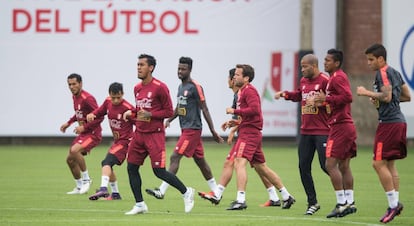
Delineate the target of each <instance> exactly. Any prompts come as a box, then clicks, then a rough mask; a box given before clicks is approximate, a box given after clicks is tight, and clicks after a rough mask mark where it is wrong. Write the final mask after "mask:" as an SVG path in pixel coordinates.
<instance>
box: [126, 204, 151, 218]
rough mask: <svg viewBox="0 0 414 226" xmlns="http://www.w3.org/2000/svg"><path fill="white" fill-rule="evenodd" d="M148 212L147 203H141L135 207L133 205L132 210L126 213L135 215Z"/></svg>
mask: <svg viewBox="0 0 414 226" xmlns="http://www.w3.org/2000/svg"><path fill="white" fill-rule="evenodd" d="M146 212H148V207H147V205H146V204H145V203H141V204H135V205H134V207H132V210H130V211H128V212H126V213H125V215H135V214H139V213H146Z"/></svg>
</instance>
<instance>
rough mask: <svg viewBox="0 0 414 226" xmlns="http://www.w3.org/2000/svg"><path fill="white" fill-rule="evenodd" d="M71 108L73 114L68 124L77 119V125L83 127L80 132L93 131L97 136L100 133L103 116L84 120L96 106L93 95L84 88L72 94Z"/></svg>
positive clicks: (87, 132)
mask: <svg viewBox="0 0 414 226" xmlns="http://www.w3.org/2000/svg"><path fill="white" fill-rule="evenodd" d="M72 99H73V108H74V109H75V115H73V116H72V118H70V119H69V121H68V124H69V125H70V124H72V123H74V122H76V121H78V123H79V125H82V126H83V127H84V129H85V130H84V131H83V132H82V133H81V134H89V133H93V134H95V135H97V136H101V135H102V128H101V122H102V120H103V117H100V118H96V119H95V120H94V121H92V122H87V121H86V116H87V115H88V114H89V113H91V112H92V111H94V110H95V109H97V108H98V104H97V103H96V100H95V97H93V96H92V95H91V94H90V93H88V92H86V91H85V90H81V92H80V94H79V95H78V96H75V95H72Z"/></svg>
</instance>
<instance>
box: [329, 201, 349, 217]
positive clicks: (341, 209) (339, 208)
mask: <svg viewBox="0 0 414 226" xmlns="http://www.w3.org/2000/svg"><path fill="white" fill-rule="evenodd" d="M348 211H349V205H348V204H346V203H344V204H339V203H338V204H336V206H335V208H334V209H333V210H332V212H331V213H330V214H328V215H327V216H326V217H327V218H332V217H344V216H346V215H348V214H349V213H348Z"/></svg>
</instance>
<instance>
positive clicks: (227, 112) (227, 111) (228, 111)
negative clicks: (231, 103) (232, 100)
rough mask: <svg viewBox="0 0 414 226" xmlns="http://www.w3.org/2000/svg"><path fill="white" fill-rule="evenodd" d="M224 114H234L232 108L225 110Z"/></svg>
mask: <svg viewBox="0 0 414 226" xmlns="http://www.w3.org/2000/svg"><path fill="white" fill-rule="evenodd" d="M226 114H234V109H233V108H226Z"/></svg>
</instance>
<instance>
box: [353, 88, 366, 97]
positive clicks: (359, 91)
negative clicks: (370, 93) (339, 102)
mask: <svg viewBox="0 0 414 226" xmlns="http://www.w3.org/2000/svg"><path fill="white" fill-rule="evenodd" d="M366 92H367V89H365V87H363V86H358V87H357V90H356V93H357V95H358V96H365V94H366Z"/></svg>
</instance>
